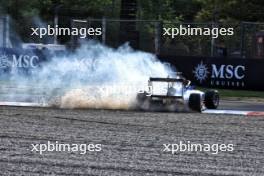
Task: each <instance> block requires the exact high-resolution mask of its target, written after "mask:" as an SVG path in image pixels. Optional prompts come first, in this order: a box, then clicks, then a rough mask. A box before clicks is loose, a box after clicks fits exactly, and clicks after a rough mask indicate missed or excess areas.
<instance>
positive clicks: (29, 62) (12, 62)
mask: <svg viewBox="0 0 264 176" xmlns="http://www.w3.org/2000/svg"><path fill="white" fill-rule="evenodd" d="M38 60H39V57H38V56H29V55H15V54H13V55H10V56H9V57H8V56H7V55H6V54H5V53H3V54H2V55H0V68H8V67H18V68H22V67H23V68H30V67H31V68H35V67H37V63H38Z"/></svg>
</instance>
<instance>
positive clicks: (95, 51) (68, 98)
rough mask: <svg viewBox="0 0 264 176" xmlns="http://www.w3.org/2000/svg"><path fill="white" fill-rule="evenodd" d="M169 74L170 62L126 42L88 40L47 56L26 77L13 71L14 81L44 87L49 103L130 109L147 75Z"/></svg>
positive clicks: (60, 105) (164, 75) (161, 75)
mask: <svg viewBox="0 0 264 176" xmlns="http://www.w3.org/2000/svg"><path fill="white" fill-rule="evenodd" d="M172 74H173V69H171V68H170V67H169V65H167V64H163V63H161V62H160V61H159V60H158V59H157V58H156V56H155V55H152V54H150V53H146V52H141V51H135V50H133V49H131V48H130V47H129V46H128V45H127V44H125V45H123V46H121V47H119V48H117V49H113V48H109V47H107V46H104V45H102V44H100V43H97V42H94V41H89V42H87V43H83V44H82V45H81V47H80V48H78V49H77V50H76V51H75V52H74V53H70V54H67V55H64V56H54V57H52V58H49V61H47V62H45V63H44V64H42V66H41V67H40V68H38V69H34V70H32V75H33V76H32V77H31V78H29V79H25V78H24V77H21V76H19V75H17V74H13V81H17V82H20V83H23V84H27V85H29V84H30V85H33V86H35V87H38V88H39V89H44V92H45V96H44V99H45V102H46V103H48V104H49V105H56V106H59V107H62V108H106V109H130V108H133V106H134V103H135V98H136V94H137V92H138V91H139V90H140V89H144V88H146V87H147V83H148V79H149V77H167V76H172ZM30 92H32V90H30ZM30 92H29V94H30Z"/></svg>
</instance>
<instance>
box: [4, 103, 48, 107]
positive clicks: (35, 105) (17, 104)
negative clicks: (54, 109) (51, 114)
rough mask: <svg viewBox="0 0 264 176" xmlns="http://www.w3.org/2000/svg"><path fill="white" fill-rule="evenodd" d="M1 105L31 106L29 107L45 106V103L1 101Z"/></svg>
mask: <svg viewBox="0 0 264 176" xmlns="http://www.w3.org/2000/svg"><path fill="white" fill-rule="evenodd" d="M0 106H29V107H44V106H45V105H44V104H41V103H33V102H0Z"/></svg>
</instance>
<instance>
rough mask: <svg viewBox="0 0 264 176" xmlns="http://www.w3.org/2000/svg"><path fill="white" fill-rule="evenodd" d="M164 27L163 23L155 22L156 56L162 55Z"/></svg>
mask: <svg viewBox="0 0 264 176" xmlns="http://www.w3.org/2000/svg"><path fill="white" fill-rule="evenodd" d="M162 26H163V24H162V22H161V21H158V22H155V39H154V42H155V43H154V44H155V54H160V48H161V46H160V45H161V35H162V34H161V32H162Z"/></svg>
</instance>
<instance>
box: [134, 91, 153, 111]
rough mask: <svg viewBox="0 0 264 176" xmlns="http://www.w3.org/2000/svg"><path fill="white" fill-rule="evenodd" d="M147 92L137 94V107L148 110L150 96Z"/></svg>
mask: <svg viewBox="0 0 264 176" xmlns="http://www.w3.org/2000/svg"><path fill="white" fill-rule="evenodd" d="M147 95H148V94H147V92H142V93H138V94H137V108H138V109H141V110H148V109H149V107H150V101H149V96H147Z"/></svg>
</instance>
